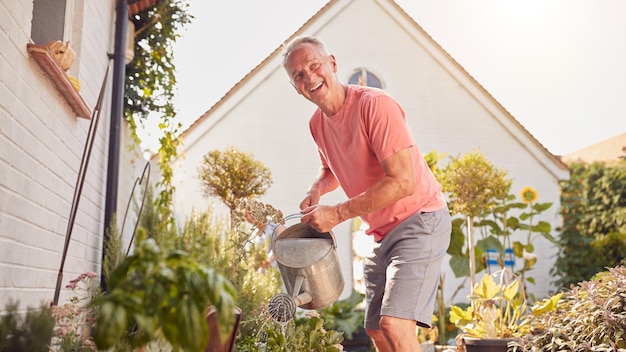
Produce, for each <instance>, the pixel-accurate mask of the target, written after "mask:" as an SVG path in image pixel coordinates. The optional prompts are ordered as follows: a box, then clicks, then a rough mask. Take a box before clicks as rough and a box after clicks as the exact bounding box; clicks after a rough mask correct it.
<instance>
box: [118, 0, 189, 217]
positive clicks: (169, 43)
mask: <svg viewBox="0 0 626 352" xmlns="http://www.w3.org/2000/svg"><path fill="white" fill-rule="evenodd" d="M188 8H189V4H188V2H187V1H185V0H159V1H158V2H157V3H156V4H155V5H154V6H152V7H149V8H146V9H145V10H143V11H141V12H139V13H138V14H136V15H134V16H132V18H131V21H132V22H133V24H134V26H135V56H134V59H133V60H132V61H131V62H130V63H129V64H128V65H127V66H126V82H125V102H124V117H125V119H126V121H127V122H128V124H129V126H130V128H131V133H132V136H133V139H134V140H135V142H136V143H137V144H139V143H140V142H141V140H140V139H139V137H138V136H137V128H138V126H140V125H142V124H145V123H147V122H150V124H151V125H155V122H154V121H148V119H155V118H158V119H159V121H158V123H156V125H158V129H159V133H160V136H159V149H158V158H159V169H160V171H161V179H160V181H159V182H158V183H157V186H158V187H159V189H160V192H159V195H158V196H157V198H156V203H157V209H159V212H160V215H161V217H160V218H161V219H164V221H165V222H168V223H169V224H170V225H173V221H174V219H173V217H172V216H171V204H172V196H173V193H174V190H175V187H174V186H173V185H172V177H173V171H172V166H171V162H172V161H173V160H174V159H175V158H176V157H177V155H178V154H177V147H178V146H179V145H180V140H179V134H180V132H181V131H180V130H181V127H182V125H181V123H180V122H177V120H176V109H175V107H174V103H173V101H174V93H175V85H176V75H175V72H176V66H175V64H174V52H173V45H174V43H175V42H176V39H177V38H178V37H179V35H178V33H179V32H180V30H181V29H182V28H184V26H185V25H187V24H189V23H190V22H191V20H192V19H193V16H191V15H190V14H189V13H188Z"/></svg>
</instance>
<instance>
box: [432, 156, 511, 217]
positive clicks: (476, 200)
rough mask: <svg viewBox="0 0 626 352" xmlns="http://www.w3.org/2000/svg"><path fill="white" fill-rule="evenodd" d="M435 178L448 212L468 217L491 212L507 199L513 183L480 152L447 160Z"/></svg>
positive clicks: (504, 172)
mask: <svg viewBox="0 0 626 352" xmlns="http://www.w3.org/2000/svg"><path fill="white" fill-rule="evenodd" d="M438 177H439V182H440V183H441V185H442V187H443V191H444V192H445V193H447V194H449V197H450V201H449V207H450V210H451V211H452V213H454V214H462V215H464V216H466V217H470V218H473V217H475V216H481V215H485V214H488V213H489V212H491V211H492V210H493V208H495V207H496V205H497V204H498V202H499V201H502V200H504V199H506V198H507V196H508V194H509V190H510V189H511V184H512V182H513V181H512V180H509V179H508V178H507V177H506V171H505V170H503V169H500V168H496V167H495V166H494V165H493V164H492V163H491V162H490V161H489V160H487V158H486V157H485V155H484V154H483V153H481V152H480V151H472V152H470V153H466V154H464V155H462V156H461V157H453V158H451V161H450V163H449V164H448V165H447V166H446V167H445V169H443V170H441V172H440V173H438Z"/></svg>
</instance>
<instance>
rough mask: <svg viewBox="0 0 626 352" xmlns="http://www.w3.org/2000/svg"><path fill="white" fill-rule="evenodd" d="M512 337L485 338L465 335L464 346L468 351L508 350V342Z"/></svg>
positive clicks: (497, 351)
mask: <svg viewBox="0 0 626 352" xmlns="http://www.w3.org/2000/svg"><path fill="white" fill-rule="evenodd" d="M509 341H513V340H512V339H484V338H478V337H467V336H465V337H463V346H464V347H465V351H467V352H506V351H507V349H508V348H507V344H508V343H509Z"/></svg>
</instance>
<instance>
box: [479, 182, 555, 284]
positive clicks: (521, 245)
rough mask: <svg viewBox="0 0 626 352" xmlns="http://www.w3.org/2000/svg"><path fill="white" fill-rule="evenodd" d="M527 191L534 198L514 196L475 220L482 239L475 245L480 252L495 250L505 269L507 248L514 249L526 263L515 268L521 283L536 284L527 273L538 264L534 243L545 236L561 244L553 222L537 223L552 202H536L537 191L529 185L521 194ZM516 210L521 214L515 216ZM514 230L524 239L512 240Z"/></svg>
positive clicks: (515, 254) (516, 255) (518, 257)
mask: <svg viewBox="0 0 626 352" xmlns="http://www.w3.org/2000/svg"><path fill="white" fill-rule="evenodd" d="M525 192H531V193H533V194H534V197H533V198H532V199H531V200H524V199H523V198H522V200H521V201H518V200H517V198H516V197H515V196H514V195H509V197H508V198H507V199H506V200H505V201H503V202H501V203H499V204H498V205H497V206H496V207H495V208H494V209H493V210H492V213H491V214H489V215H488V216H485V217H483V218H481V219H480V220H479V221H478V222H476V224H475V226H476V228H477V229H478V230H479V233H480V235H481V236H480V237H481V239H480V240H478V241H477V243H476V248H478V249H479V252H481V253H484V252H486V251H487V250H488V249H494V250H496V252H497V253H498V259H497V260H498V264H499V266H500V267H501V268H504V267H505V265H504V260H505V250H506V248H511V249H512V250H513V255H514V256H515V257H516V258H517V259H519V260H522V262H523V264H524V265H523V266H522V268H521V269H518V270H516V271H515V275H517V276H519V277H520V280H521V281H522V283H524V282H526V281H529V282H531V283H533V284H534V283H535V281H534V278H533V277H530V276H527V273H528V272H529V271H530V270H532V269H533V268H534V266H535V264H536V263H537V256H536V255H534V251H535V246H534V244H533V242H534V241H535V239H536V238H537V237H543V238H544V239H546V240H548V241H549V242H550V243H552V244H555V245H558V242H557V241H556V239H555V238H554V237H553V236H552V234H551V232H552V225H550V223H548V222H545V221H538V222H536V223H535V222H534V221H533V219H534V218H535V217H536V216H539V215H541V214H542V213H543V212H544V211H546V210H548V209H549V208H550V207H551V206H552V203H551V202H546V203H537V202H535V201H536V200H537V198H538V195H537V193H536V192H535V190H533V189H532V188H530V187H526V188H524V190H522V196H523V194H524V193H525ZM513 212H516V213H518V215H517V216H514V215H512V213H513ZM514 233H521V234H525V235H526V236H525V238H524V239H525V241H519V240H518V241H513V240H512V235H513V234H514Z"/></svg>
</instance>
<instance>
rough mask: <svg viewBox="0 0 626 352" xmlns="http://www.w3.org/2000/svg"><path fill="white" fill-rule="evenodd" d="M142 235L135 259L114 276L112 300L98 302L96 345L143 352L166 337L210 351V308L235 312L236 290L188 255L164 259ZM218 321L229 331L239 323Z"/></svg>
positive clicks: (127, 260) (102, 297)
mask: <svg viewBox="0 0 626 352" xmlns="http://www.w3.org/2000/svg"><path fill="white" fill-rule="evenodd" d="M141 233H142V232H141V231H139V232H138V238H137V245H136V247H135V251H134V253H133V254H132V255H130V256H128V257H127V258H125V259H124V260H123V261H122V262H121V263H120V265H119V266H118V267H116V268H115V270H114V271H113V272H112V273H111V277H110V278H109V285H108V292H107V294H105V295H100V296H97V297H96V298H95V299H94V300H93V301H92V305H93V306H94V307H96V308H97V310H98V313H99V315H98V318H97V324H96V327H95V329H94V332H93V337H94V341H95V342H96V345H97V346H98V348H99V349H108V348H111V347H113V346H115V345H116V344H117V343H118V342H120V341H121V343H122V344H127V345H129V346H130V347H131V348H138V347H141V346H144V345H146V344H147V343H149V342H150V341H153V340H155V339H157V338H158V337H163V338H164V339H165V340H167V341H168V342H169V343H170V344H171V345H172V346H173V347H174V348H184V349H186V350H190V351H202V350H204V347H205V345H206V343H207V341H208V326H207V324H206V321H205V315H206V312H207V307H208V306H209V305H212V306H214V307H215V308H216V309H217V311H218V312H229V311H233V309H234V303H235V299H236V293H235V289H234V287H233V286H232V284H231V283H230V282H229V281H228V280H227V279H226V278H225V277H224V276H222V275H221V274H220V273H218V272H217V271H216V270H214V269H213V268H209V267H207V266H204V265H202V264H199V263H198V262H197V261H195V259H194V258H192V257H190V256H189V255H188V253H186V252H183V251H174V252H171V253H164V252H163V251H161V248H160V247H159V246H158V244H157V243H156V242H155V241H154V240H153V239H150V238H148V239H146V238H145V237H143V236H141ZM218 316H219V317H220V322H221V324H220V326H224V327H225V326H229V323H230V320H232V319H233V317H232V316H230V315H228V314H219V315H218Z"/></svg>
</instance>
